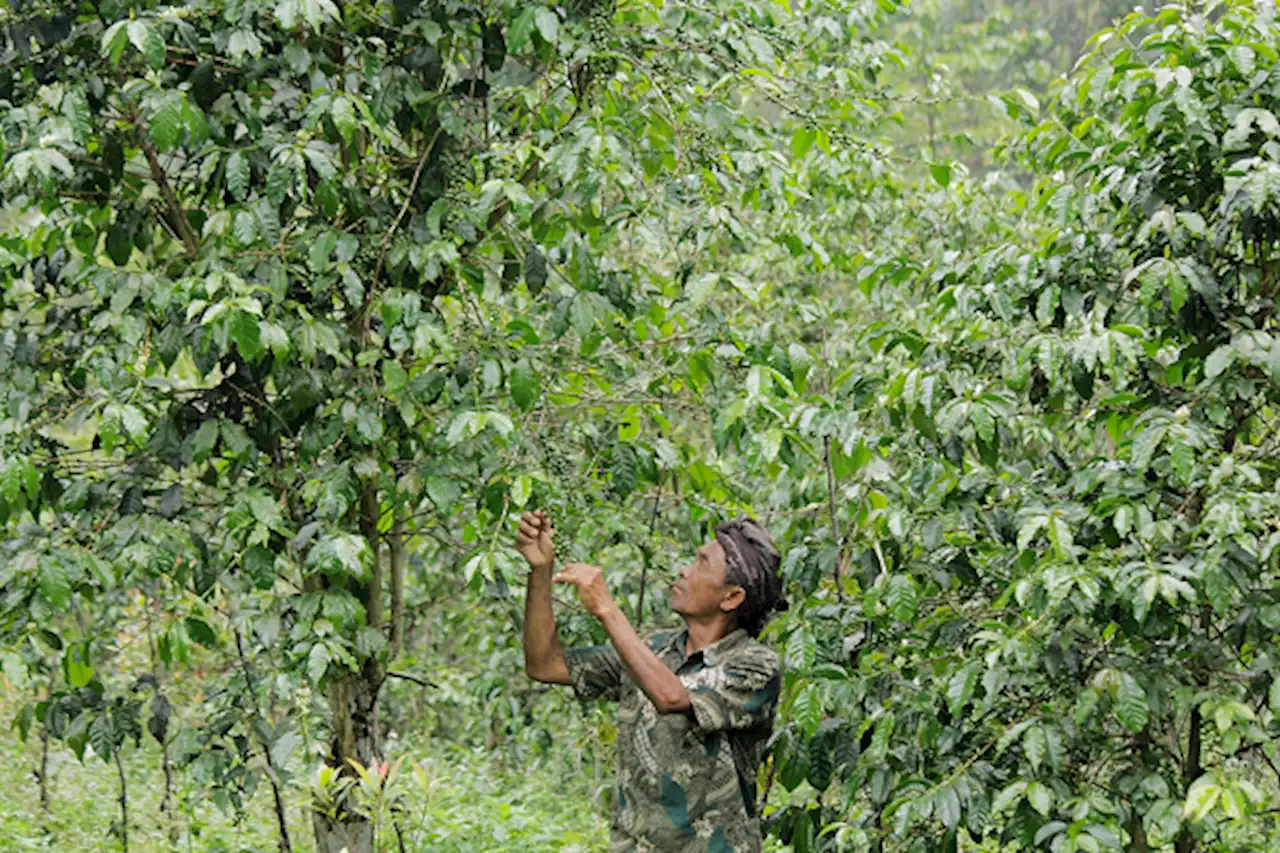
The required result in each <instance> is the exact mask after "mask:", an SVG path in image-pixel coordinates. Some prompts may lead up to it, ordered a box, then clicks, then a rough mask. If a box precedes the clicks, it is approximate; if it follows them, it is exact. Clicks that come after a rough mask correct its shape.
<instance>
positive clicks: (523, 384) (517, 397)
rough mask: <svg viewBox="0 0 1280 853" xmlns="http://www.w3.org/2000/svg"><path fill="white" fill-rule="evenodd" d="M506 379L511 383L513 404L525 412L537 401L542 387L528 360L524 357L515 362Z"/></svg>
mask: <svg viewBox="0 0 1280 853" xmlns="http://www.w3.org/2000/svg"><path fill="white" fill-rule="evenodd" d="M507 381H508V383H509V384H510V385H511V399H512V400H514V401H515V404H516V405H517V406H519V407H520V408H521V409H523V410H524V411H526V412H527V411H529V410H530V409H532V408H533V407H534V405H535V404H536V403H537V402H538V397H539V396H540V395H541V393H542V387H541V381H540V380H539V379H538V374H537V373H536V372H534V370H533V368H532V367H530V366H529V362H528V361H525V360H524V359H521V360H520V361H518V362H516V365H515V367H513V368H512V369H511V373H510V375H509V376H508V379H507Z"/></svg>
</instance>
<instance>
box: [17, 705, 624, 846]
mask: <svg viewBox="0 0 1280 853" xmlns="http://www.w3.org/2000/svg"><path fill="white" fill-rule="evenodd" d="M6 716H7V715H6ZM408 742H409V744H410V745H409V746H408V748H407V749H404V750H403V752H402V753H401V754H402V755H403V757H404V761H403V763H402V765H401V768H400V773H399V775H398V780H397V782H396V783H395V787H393V788H392V791H393V792H394V793H395V794H398V797H399V804H400V806H401V808H402V809H403V811H402V813H401V815H400V818H399V821H398V822H399V823H400V829H401V831H402V833H403V838H404V843H405V849H406V850H410V851H422V852H423V853H425V851H432V853H455V851H456V853H462V851H466V853H473V851H513V853H514V851H520V853H603V851H605V849H606V848H607V841H608V825H607V822H606V821H605V818H604V815H603V811H602V809H601V808H600V807H599V806H598V805H595V802H596V801H595V799H594V798H593V796H592V791H591V790H590V788H591V785H592V779H591V774H589V773H588V774H585V775H583V774H573V773H566V772H564V769H563V768H562V767H560V766H558V765H559V764H562V763H563V762H562V761H558V760H556V759H555V757H554V756H553V757H552V759H551V760H548V759H546V758H544V759H541V760H530V761H526V762H523V763H520V764H517V765H515V766H503V764H502V762H501V761H500V760H499V759H498V758H497V757H496V756H492V755H489V754H487V753H485V752H484V751H482V750H466V749H462V748H459V747H449V746H445V745H442V744H440V743H438V742H437V743H433V742H431V741H429V740H427V739H425V738H423V739H410V740H409V741H408ZM39 759H40V742H39V740H38V739H37V738H36V737H34V733H33V737H32V738H31V740H30V741H29V742H28V743H26V744H23V743H22V742H21V741H20V740H19V738H18V736H17V733H16V732H15V731H13V730H9V731H7V732H4V733H3V735H0V790H2V791H4V792H5V795H4V796H3V797H0V848H3V849H4V850H5V851H10V850H11V851H15V853H16V851H26V850H57V851H77V853H79V851H84V853H91V851H92V853H99V851H101V853H114V851H119V850H121V849H122V845H121V841H120V839H119V837H118V836H116V835H114V834H113V830H112V827H113V825H114V824H115V823H116V822H117V821H118V819H119V802H118V797H119V782H118V778H117V775H116V769H115V767H114V766H112V765H107V764H105V763H104V762H103V761H102V760H101V759H99V758H98V757H97V756H95V755H93V754H92V753H91V752H86V755H85V761H84V763H83V764H82V763H81V762H79V761H77V760H76V758H75V756H74V755H73V754H72V753H71V752H70V751H69V750H68V749H66V748H65V747H63V746H61V745H59V744H56V743H54V744H51V745H50V754H49V775H50V791H51V795H52V796H51V803H50V810H49V812H48V813H47V814H46V813H45V812H43V811H42V809H41V807H40V797H39V786H38V783H37V781H36V779H35V776H34V774H33V771H34V770H35V768H36V767H38V765H39ZM508 760H509V759H508ZM123 764H124V767H125V774H126V779H127V781H128V790H129V810H130V825H129V850H130V851H131V853H139V852H140V853H150V851H191V852H192V853H195V851H199V853H247V851H254V853H257V851H274V850H276V849H277V844H276V839H277V832H276V827H275V818H274V812H273V810H272V805H271V793H270V789H269V788H268V787H267V786H266V785H265V784H263V785H261V786H260V787H259V788H258V790H257V791H256V793H255V795H254V797H253V798H252V800H251V801H250V802H249V803H248V804H247V807H246V809H245V810H244V812H243V814H241V815H239V816H237V815H236V814H235V813H234V811H231V812H227V811H224V810H223V809H221V808H219V807H217V806H216V805H214V803H213V800H212V796H211V792H209V791H207V790H201V789H199V788H198V787H197V786H196V785H195V784H194V783H193V782H192V781H191V780H190V779H189V778H187V777H186V776H185V775H184V774H181V773H177V774H175V785H176V786H177V791H176V798H175V803H174V805H175V808H174V809H173V812H172V815H171V818H172V819H171V821H170V820H169V819H166V817H165V816H164V815H163V814H162V813H161V812H160V800H161V797H162V795H163V787H164V776H163V772H162V770H161V765H160V751H159V748H158V747H157V746H156V745H155V744H154V743H151V742H149V741H147V740H145V739H144V741H143V745H142V748H140V749H135V748H134V747H133V746H132V745H130V746H128V747H127V748H126V750H125V753H124V761H123ZM300 781H301V782H309V781H310V777H309V776H307V777H305V778H303V779H301V780H300ZM304 797H305V793H304V792H303V791H302V790H300V789H297V788H295V789H293V790H291V791H290V793H289V802H290V804H291V807H290V809H289V813H288V820H289V828H290V834H291V836H292V839H293V843H294V850H295V851H298V853H311V851H314V849H315V842H314V838H313V835H312V830H311V825H310V816H309V815H308V814H305V813H304V810H303V809H302V808H301V804H302V803H303V802H304ZM170 831H173V832H174V836H173V838H174V840H170V836H169V832H170ZM379 846H380V847H381V848H382V849H383V850H395V851H398V849H399V847H398V845H397V844H396V837H395V833H394V831H392V830H391V828H390V827H386V829H385V830H384V832H383V834H382V836H381V843H380V845H379Z"/></svg>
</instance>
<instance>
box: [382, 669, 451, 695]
mask: <svg viewBox="0 0 1280 853" xmlns="http://www.w3.org/2000/svg"><path fill="white" fill-rule="evenodd" d="M387 678H403V679H404V680H405V681H412V682H413V683H414V684H419V685H421V686H423V687H434V688H435V689H436V690H439V689H440V685H439V684H436V683H435V682H434V681H428V680H427V679H425V678H419V677H418V676H416V675H410V674H409V673H407V672H395V671H393V670H388V672H387Z"/></svg>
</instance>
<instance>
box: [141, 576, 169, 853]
mask: <svg viewBox="0 0 1280 853" xmlns="http://www.w3.org/2000/svg"><path fill="white" fill-rule="evenodd" d="M143 594H144V596H145V597H144V600H143V602H142V606H143V612H144V613H145V614H146V620H147V654H148V655H149V656H150V658H151V675H152V676H153V677H154V678H155V680H156V688H155V689H156V695H157V696H159V695H160V677H161V676H162V675H163V674H164V673H163V670H162V669H161V667H160V656H159V654H158V653H157V652H156V641H155V635H154V633H153V632H152V630H151V606H152V602H153V601H156V600H158V597H157V596H156V595H155V593H154V591H153V592H152V594H151V595H150V596H147V595H146V592H145V590H144V592H143ZM160 763H161V766H162V767H163V768H164V796H163V797H161V799H160V813H161V814H162V815H164V816H165V818H166V819H167V821H168V828H167V831H168V835H169V842H170V843H176V842H177V840H178V825H177V824H176V823H175V822H174V819H173V814H172V812H171V811H170V805H169V804H170V800H171V798H172V795H173V764H172V762H170V760H169V735H168V727H167V726H166V727H165V737H164V740H163V741H161V742H160Z"/></svg>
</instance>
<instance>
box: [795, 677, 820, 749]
mask: <svg viewBox="0 0 1280 853" xmlns="http://www.w3.org/2000/svg"><path fill="white" fill-rule="evenodd" d="M791 713H792V716H793V717H794V718H795V721H796V723H797V724H798V725H799V726H800V730H801V731H802V732H804V734H805V736H806V737H812V736H813V734H814V733H815V732H817V730H818V726H819V724H820V723H821V722H822V695H821V693H820V692H819V688H818V686H817V685H816V684H809V685H807V686H806V687H805V688H804V690H803V691H801V693H800V694H799V695H798V696H796V701H795V704H793V705H792V706H791Z"/></svg>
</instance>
